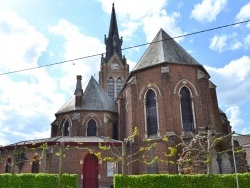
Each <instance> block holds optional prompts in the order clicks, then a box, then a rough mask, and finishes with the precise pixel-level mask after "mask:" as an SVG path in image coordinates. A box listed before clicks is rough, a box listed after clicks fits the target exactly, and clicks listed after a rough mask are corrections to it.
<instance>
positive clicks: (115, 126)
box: [112, 122, 118, 140]
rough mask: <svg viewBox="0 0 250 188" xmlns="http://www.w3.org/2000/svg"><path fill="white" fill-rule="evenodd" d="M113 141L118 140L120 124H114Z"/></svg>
mask: <svg viewBox="0 0 250 188" xmlns="http://www.w3.org/2000/svg"><path fill="white" fill-rule="evenodd" d="M112 138H113V139H115V140H117V139H118V124H117V122H115V123H114V124H113V137H112Z"/></svg>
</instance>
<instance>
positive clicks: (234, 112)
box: [226, 106, 244, 133]
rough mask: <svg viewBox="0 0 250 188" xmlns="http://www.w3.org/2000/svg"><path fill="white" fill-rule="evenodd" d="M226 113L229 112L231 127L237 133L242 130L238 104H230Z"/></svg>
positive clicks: (242, 122)
mask: <svg viewBox="0 0 250 188" xmlns="http://www.w3.org/2000/svg"><path fill="white" fill-rule="evenodd" d="M226 113H227V114H229V116H228V120H229V121H230V125H231V126H232V129H233V130H234V131H236V132H237V133H239V131H240V132H241V130H242V125H243V124H244V121H243V119H242V118H241V115H242V113H241V111H240V107H239V106H230V107H228V108H227V109H226Z"/></svg>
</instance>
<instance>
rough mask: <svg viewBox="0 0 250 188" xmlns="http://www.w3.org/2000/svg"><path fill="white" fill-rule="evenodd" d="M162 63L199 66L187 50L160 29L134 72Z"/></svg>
mask: <svg viewBox="0 0 250 188" xmlns="http://www.w3.org/2000/svg"><path fill="white" fill-rule="evenodd" d="M162 62H169V63H181V64H198V65H199V63H198V62H197V61H196V60H195V59H194V58H193V57H192V56H191V55H190V54H189V53H188V52H187V51H186V50H184V49H183V48H182V47H181V46H180V45H179V44H178V43H177V42H176V41H175V40H174V39H172V38H171V37H170V36H169V35H168V34H167V33H166V32H165V31H164V30H163V29H160V31H159V32H158V33H157V35H156V36H155V38H154V40H153V41H152V43H151V44H150V45H149V46H148V48H147V50H146V51H145V53H144V54H143V56H142V57H141V59H140V60H139V62H138V63H137V65H136V66H135V68H134V70H133V71H135V70H138V69H142V68H146V67H150V66H153V65H156V64H159V63H162Z"/></svg>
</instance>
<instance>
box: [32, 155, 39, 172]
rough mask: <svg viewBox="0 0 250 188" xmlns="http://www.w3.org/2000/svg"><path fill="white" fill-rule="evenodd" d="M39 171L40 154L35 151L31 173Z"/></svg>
mask: <svg viewBox="0 0 250 188" xmlns="http://www.w3.org/2000/svg"><path fill="white" fill-rule="evenodd" d="M38 172H39V156H38V154H37V153H35V155H34V157H33V159H32V166H31V173H38Z"/></svg>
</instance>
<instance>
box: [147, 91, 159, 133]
mask: <svg viewBox="0 0 250 188" xmlns="http://www.w3.org/2000/svg"><path fill="white" fill-rule="evenodd" d="M146 115H147V132H148V136H151V135H156V134H157V129H158V122H157V108H156V100H155V92H154V91H153V90H151V89H150V90H149V91H148V92H147V95H146Z"/></svg>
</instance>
